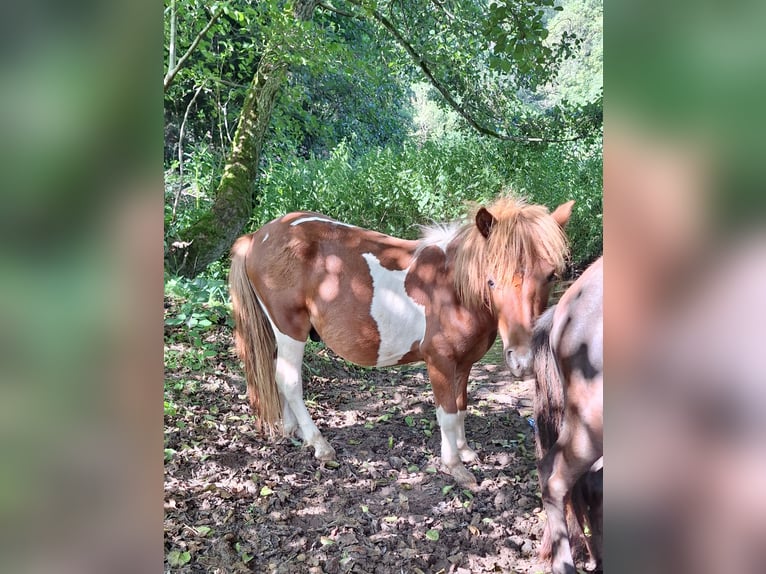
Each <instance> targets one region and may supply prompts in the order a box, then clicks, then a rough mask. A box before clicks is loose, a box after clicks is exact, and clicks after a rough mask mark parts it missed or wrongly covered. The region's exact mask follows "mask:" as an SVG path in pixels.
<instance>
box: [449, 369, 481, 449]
mask: <svg viewBox="0 0 766 574" xmlns="http://www.w3.org/2000/svg"><path fill="white" fill-rule="evenodd" d="M470 372H471V367H470V365H469V366H468V368H463V369H459V370H458V372H457V373H456V375H455V379H456V383H457V389H458V396H457V414H458V426H457V452H458V456H459V457H460V460H462V461H463V462H465V463H472V462H476V461H478V459H479V457H478V455H477V454H476V452H475V451H474V450H473V449H472V448H471V447H469V446H468V441H467V440H466V438H465V417H466V414H468V375H469V373H470Z"/></svg>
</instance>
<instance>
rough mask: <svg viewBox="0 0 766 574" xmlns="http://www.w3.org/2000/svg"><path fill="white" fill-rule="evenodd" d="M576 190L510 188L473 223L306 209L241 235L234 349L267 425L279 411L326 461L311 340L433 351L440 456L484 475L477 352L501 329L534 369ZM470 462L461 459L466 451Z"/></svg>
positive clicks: (427, 355)
mask: <svg viewBox="0 0 766 574" xmlns="http://www.w3.org/2000/svg"><path fill="white" fill-rule="evenodd" d="M573 203H574V202H573V201H570V202H568V203H565V204H563V205H561V206H559V207H558V208H557V209H556V210H555V211H554V212H553V213H549V212H548V210H547V209H546V208H545V207H543V206H539V205H528V204H526V203H525V202H523V201H521V200H518V199H514V198H510V197H502V198H499V199H497V200H496V201H495V202H494V203H493V204H491V205H489V206H488V207H486V208H485V207H481V208H479V209H478V210H477V211H475V213H474V214H473V220H472V221H469V222H468V223H465V224H463V225H452V226H446V227H435V228H431V229H430V230H428V231H427V233H426V234H425V236H424V238H423V239H421V240H419V241H413V240H404V239H397V238H395V237H390V236H387V235H384V234H382V233H378V232H375V231H369V230H367V229H362V228H360V227H356V226H353V225H349V224H347V223H341V222H339V221H335V220H333V219H330V218H329V217H327V216H324V215H321V214H318V213H310V212H298V213H290V214H288V215H285V216H284V217H280V218H278V219H275V220H273V221H271V222H270V223H267V224H266V225H264V226H263V227H261V228H260V229H259V230H258V231H256V232H255V233H252V234H250V235H245V236H243V237H240V238H239V239H238V240H237V241H236V243H235V244H234V246H233V248H232V263H231V272H230V275H229V282H230V288H231V297H232V306H233V311H234V318H235V320H236V348H237V352H238V354H239V356H240V358H241V359H242V361H243V363H244V366H245V375H246V379H247V387H248V394H249V399H250V404H251V406H252V409H253V411H254V412H255V413H256V414H257V415H258V417H259V424H261V425H263V426H265V427H266V428H267V429H269V430H274V429H275V428H276V425H277V423H278V422H279V420H280V419H281V420H282V421H283V422H282V431H283V433H284V434H285V435H287V436H289V435H291V434H293V433H294V432H295V431H296V430H299V432H300V436H301V437H302V438H303V440H304V441H305V443H306V444H307V445H311V446H313V447H314V449H315V456H316V457H317V458H318V459H320V460H331V459H333V458H334V456H335V451H334V450H333V448H332V447H331V446H330V444H329V443H328V442H327V441H326V440H325V439H324V437H323V436H322V435H321V433H320V432H319V430H318V429H317V427H316V425H315V424H314V422H313V421H312V419H311V416H310V415H309V412H308V410H307V409H306V405H305V404H304V402H303V385H302V381H301V366H302V360H303V350H304V346H305V344H306V340H307V339H308V338H309V336H311V337H312V338H314V339H316V338H318V337H321V339H322V340H323V341H324V343H325V344H326V345H327V346H328V347H329V348H330V349H332V350H333V351H334V352H335V353H337V354H338V355H340V356H341V357H343V358H344V359H346V360H348V361H350V362H352V363H356V364H358V365H364V366H376V367H384V366H390V365H401V364H404V363H411V362H415V361H425V362H426V365H427V368H428V375H429V378H430V381H431V387H432V389H433V392H434V401H435V403H436V416H437V420H438V422H439V425H440V427H441V439H442V443H441V456H442V462H443V464H444V465H445V467H446V469H447V470H448V471H449V472H450V473H451V474H452V476H453V477H454V478H455V479H456V480H457V482H458V483H460V484H465V485H470V484H473V483H475V479H474V477H473V475H472V474H471V473H470V472H469V471H468V470H466V468H465V467H464V466H463V464H462V462H472V461H474V460H476V453H474V452H473V450H471V449H470V448H469V447H468V444H467V441H466V437H465V427H464V420H465V415H466V410H467V408H468V398H467V392H466V386H467V383H468V374H469V371H470V369H471V366H472V365H473V363H474V362H476V361H478V360H479V359H480V358H481V357H482V356H483V355H484V354H485V353H486V351H487V350H488V349H489V347H490V346H491V345H492V343H493V342H494V340H495V337H496V336H497V332H498V330H499V331H500V336H501V337H502V340H503V348H504V352H505V357H506V360H507V362H508V364H509V366H510V368H511V371H512V372H513V374H514V375H515V376H517V377H521V376H525V375H528V374H529V375H531V369H532V351H531V339H532V327H533V325H534V321H535V319H537V316H538V315H539V314H540V313H541V312H542V311H543V309H545V307H546V305H547V302H548V294H549V290H550V286H551V281H552V279H553V277H554V275H555V274H556V273H557V272H559V271H560V270H561V269H562V267H563V265H564V260H565V256H566V253H567V242H566V237H565V235H564V232H563V226H564V225H565V224H566V222H567V221H568V220H569V216H570V214H571V211H572V205H573ZM461 461H462V462H461Z"/></svg>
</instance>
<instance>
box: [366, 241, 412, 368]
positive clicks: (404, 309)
mask: <svg viewBox="0 0 766 574" xmlns="http://www.w3.org/2000/svg"><path fill="white" fill-rule="evenodd" d="M362 257H364V259H365V260H366V261H367V265H368V266H369V267H370V275H371V276H372V304H371V305H370V315H371V316H372V318H373V319H375V323H376V324H377V326H378V333H379V334H380V346H379V347H378V362H377V363H376V366H378V367H387V366H389V365H395V364H396V363H398V362H399V360H400V359H401V358H402V357H403V356H404V355H406V354H407V353H409V352H410V350H411V349H412V346H413V345H414V344H415V343H418V342H420V341H422V340H423V337H425V335H426V308H425V307H424V306H423V305H420V304H419V303H416V302H415V301H414V300H413V299H412V298H411V297H410V296H409V295H407V290H406V289H405V288H404V282H405V280H406V279H407V273H408V272H409V268H407V269H402V270H400V271H392V270H390V269H386V268H385V267H383V266H382V265H381V264H380V261H379V260H378V258H377V257H375V255H373V254H372V253H363V254H362Z"/></svg>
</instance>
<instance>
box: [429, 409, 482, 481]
mask: <svg viewBox="0 0 766 574" xmlns="http://www.w3.org/2000/svg"><path fill="white" fill-rule="evenodd" d="M436 420H437V421H438V422H439V427H440V428H441V435H442V463H443V464H444V466H446V467H447V469H448V470H449V471H450V474H451V475H452V476H453V477H454V478H455V480H456V481H457V483H458V484H460V485H461V486H474V485H475V484H476V478H475V477H474V476H473V474H471V473H470V472H468V470H466V468H465V467H464V466H463V463H462V462H461V461H460V456H459V451H458V446H457V437H458V433H459V432H460V431H459V430H458V428H459V427H461V426H462V425H461V422H460V414H459V413H455V414H449V413H445V412H444V409H443V408H442V407H437V408H436Z"/></svg>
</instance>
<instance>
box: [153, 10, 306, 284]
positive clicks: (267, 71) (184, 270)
mask: <svg viewBox="0 0 766 574" xmlns="http://www.w3.org/2000/svg"><path fill="white" fill-rule="evenodd" d="M315 6H316V0H298V1H297V2H296V5H295V9H294V16H295V18H296V19H297V20H309V19H310V18H311V16H312V14H313V12H314V8H315ZM286 44H287V45H290V42H286ZM284 45H285V44H282V43H281V42H280V41H276V40H275V41H271V42H269V44H268V45H267V46H266V49H265V51H264V54H263V55H262V57H261V60H260V62H259V64H258V70H257V71H256V72H255V76H254V77H253V81H252V83H251V85H250V89H249V90H248V93H247V96H246V97H245V102H244V104H243V106H242V113H241V114H240V117H239V124H238V125H237V131H236V132H235V134H234V141H233V145H232V150H231V154H230V155H229V158H228V160H227V164H226V167H225V168H224V173H223V176H222V177H221V181H220V183H219V184H218V188H217V190H216V192H215V200H214V203H213V206H212V208H211V209H210V211H208V212H206V213H205V214H204V215H203V216H202V217H201V218H200V219H198V220H197V221H195V222H194V223H193V224H192V225H190V226H189V227H188V228H187V229H185V230H184V231H183V232H182V234H181V236H180V237H179V238H178V240H177V241H175V242H173V244H172V245H171V246H169V248H168V251H167V252H166V253H165V266H166V268H167V269H168V271H170V272H171V273H177V274H179V275H183V276H184V277H189V278H191V277H195V276H197V275H199V274H200V273H201V272H202V271H204V270H205V268H206V267H207V266H208V265H210V263H212V262H213V261H216V260H218V259H219V258H220V257H221V256H222V255H224V254H225V253H226V252H227V251H228V249H229V248H230V247H231V245H232V244H233V243H234V240H235V239H236V238H237V237H238V236H239V235H240V234H241V233H242V231H243V229H244V228H245V225H246V224H247V222H248V221H249V219H250V217H251V215H252V213H253V210H254V209H255V208H256V206H257V205H258V198H257V197H256V195H255V189H256V186H255V184H256V181H257V179H258V173H259V170H258V165H259V163H260V159H261V148H262V147H263V138H264V136H265V135H266V130H267V129H268V127H269V123H270V121H271V113H272V110H273V108H274V102H275V100H276V97H277V94H278V93H279V89H280V88H281V86H282V82H283V81H284V79H285V75H286V72H287V60H286V58H285V57H284V54H283V53H282V52H281V51H280V50H282V49H284Z"/></svg>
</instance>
